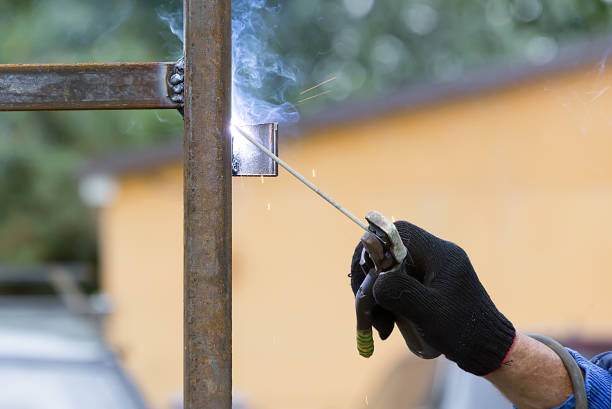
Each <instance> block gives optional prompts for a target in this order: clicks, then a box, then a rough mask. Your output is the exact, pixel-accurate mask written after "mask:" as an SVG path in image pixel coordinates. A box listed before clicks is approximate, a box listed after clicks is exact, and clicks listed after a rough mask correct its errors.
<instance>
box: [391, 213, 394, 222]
mask: <svg viewBox="0 0 612 409" xmlns="http://www.w3.org/2000/svg"><path fill="white" fill-rule="evenodd" d="M391 221H392V222H393V223H395V217H393V215H391Z"/></svg>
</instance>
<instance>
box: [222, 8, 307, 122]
mask: <svg viewBox="0 0 612 409" xmlns="http://www.w3.org/2000/svg"><path fill="white" fill-rule="evenodd" d="M278 16H279V13H278V7H274V6H266V1H265V0H233V1H232V123H233V124H235V125H240V124H261V123H269V122H297V121H298V120H299V118H300V115H299V113H298V111H297V110H296V108H295V106H294V105H293V104H291V103H289V102H287V98H286V96H285V93H286V91H287V88H288V87H289V86H291V85H293V84H295V83H296V80H297V77H296V72H297V70H296V69H295V67H292V66H291V65H290V62H289V61H284V60H283V58H282V56H280V55H278V54H276V53H274V52H273V51H272V50H271V48H272V44H271V42H272V41H273V40H274V38H275V35H276V33H275V32H274V25H275V23H276V22H278Z"/></svg>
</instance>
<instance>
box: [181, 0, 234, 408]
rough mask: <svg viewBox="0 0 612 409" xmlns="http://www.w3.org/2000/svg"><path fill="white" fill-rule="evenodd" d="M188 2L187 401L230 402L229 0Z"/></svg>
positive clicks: (202, 404)
mask: <svg viewBox="0 0 612 409" xmlns="http://www.w3.org/2000/svg"><path fill="white" fill-rule="evenodd" d="M183 10H184V22H185V52H186V54H185V142H184V143H185V173H184V189H185V194H184V206H185V230H184V234H185V253H184V257H185V260H184V266H185V271H184V286H185V288H184V315H185V321H184V337H185V339H184V354H185V355H184V369H183V370H184V399H185V406H184V407H185V408H186V409H195V408H214V409H231V405H232V397H231V393H232V328H231V324H232V308H231V307H232V302H231V289H232V273H231V263H232V257H231V232H232V226H231V221H232V213H231V204H232V201H231V178H232V173H231V153H232V152H231V140H230V135H229V118H230V85H231V72H230V68H231V65H230V64H231V38H230V32H231V1H230V0H185V1H184V9H183Z"/></svg>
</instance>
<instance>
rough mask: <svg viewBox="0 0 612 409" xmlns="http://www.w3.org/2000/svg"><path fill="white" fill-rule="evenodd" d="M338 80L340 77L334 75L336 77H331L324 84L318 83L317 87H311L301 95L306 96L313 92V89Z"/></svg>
mask: <svg viewBox="0 0 612 409" xmlns="http://www.w3.org/2000/svg"><path fill="white" fill-rule="evenodd" d="M336 78H338V77H337V76H335V75H334V76H333V77H331V78H330V79H328V80H325V81H323V82H320V83H318V84H317V85H315V86H314V87H310V88H308V89H305V90H304V91H302V92H300V95H304V94H305V93H307V92H310V91H312V90H313V89H316V88H319V87H320V86H321V85H325V84H328V83H330V82H332V81H333V80H335V79H336Z"/></svg>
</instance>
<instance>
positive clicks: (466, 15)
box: [273, 0, 612, 111]
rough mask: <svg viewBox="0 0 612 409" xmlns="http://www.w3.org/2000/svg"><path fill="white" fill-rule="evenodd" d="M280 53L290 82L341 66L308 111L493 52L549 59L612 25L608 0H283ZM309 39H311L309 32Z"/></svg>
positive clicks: (437, 75)
mask: <svg viewBox="0 0 612 409" xmlns="http://www.w3.org/2000/svg"><path fill="white" fill-rule="evenodd" d="M281 3H282V5H283V8H282V18H281V19H279V22H278V23H277V24H278V28H277V32H278V34H279V35H278V41H277V42H276V44H273V47H274V48H275V49H276V50H277V51H278V52H279V54H281V55H283V56H286V57H287V58H293V59H294V61H295V66H296V67H298V68H299V70H300V74H301V80H300V82H299V83H298V84H296V87H295V88H294V89H293V90H292V91H293V98H294V100H298V99H299V95H298V92H299V91H300V90H302V89H305V88H308V87H309V86H311V85H312V84H316V83H318V82H321V81H324V80H326V79H328V78H331V77H333V76H336V77H337V79H336V80H335V81H333V83H330V86H329V87H326V88H324V89H328V90H329V91H330V92H329V93H328V94H326V95H324V96H322V97H321V98H317V99H316V100H312V101H309V102H308V103H305V104H303V105H300V108H301V109H302V111H304V110H309V109H314V110H318V109H320V105H321V104H325V103H328V102H334V101H342V100H345V99H347V98H355V97H361V98H364V97H368V96H371V95H374V94H378V93H380V92H384V91H385V90H389V89H393V88H395V87H398V86H405V85H407V84H409V83H411V82H418V81H423V80H428V81H446V80H452V79H455V78H459V77H460V76H461V75H462V73H464V72H466V71H468V70H469V69H470V68H472V67H474V66H478V65H481V64H484V63H489V62H491V61H492V60H497V61H507V60H517V59H527V60H531V61H532V62H533V63H534V64H541V63H544V62H547V61H548V60H549V59H550V58H552V57H554V55H555V53H556V52H557V51H558V49H559V47H561V46H563V44H565V43H567V42H570V41H579V40H588V39H589V38H593V37H597V36H601V35H603V34H604V33H605V32H607V31H608V30H609V29H610V28H611V23H612V5H611V3H612V1H603V0H456V1H450V2H449V1H446V0H379V1H375V0H309V1H294V2H281ZM303 39H307V40H303Z"/></svg>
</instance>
